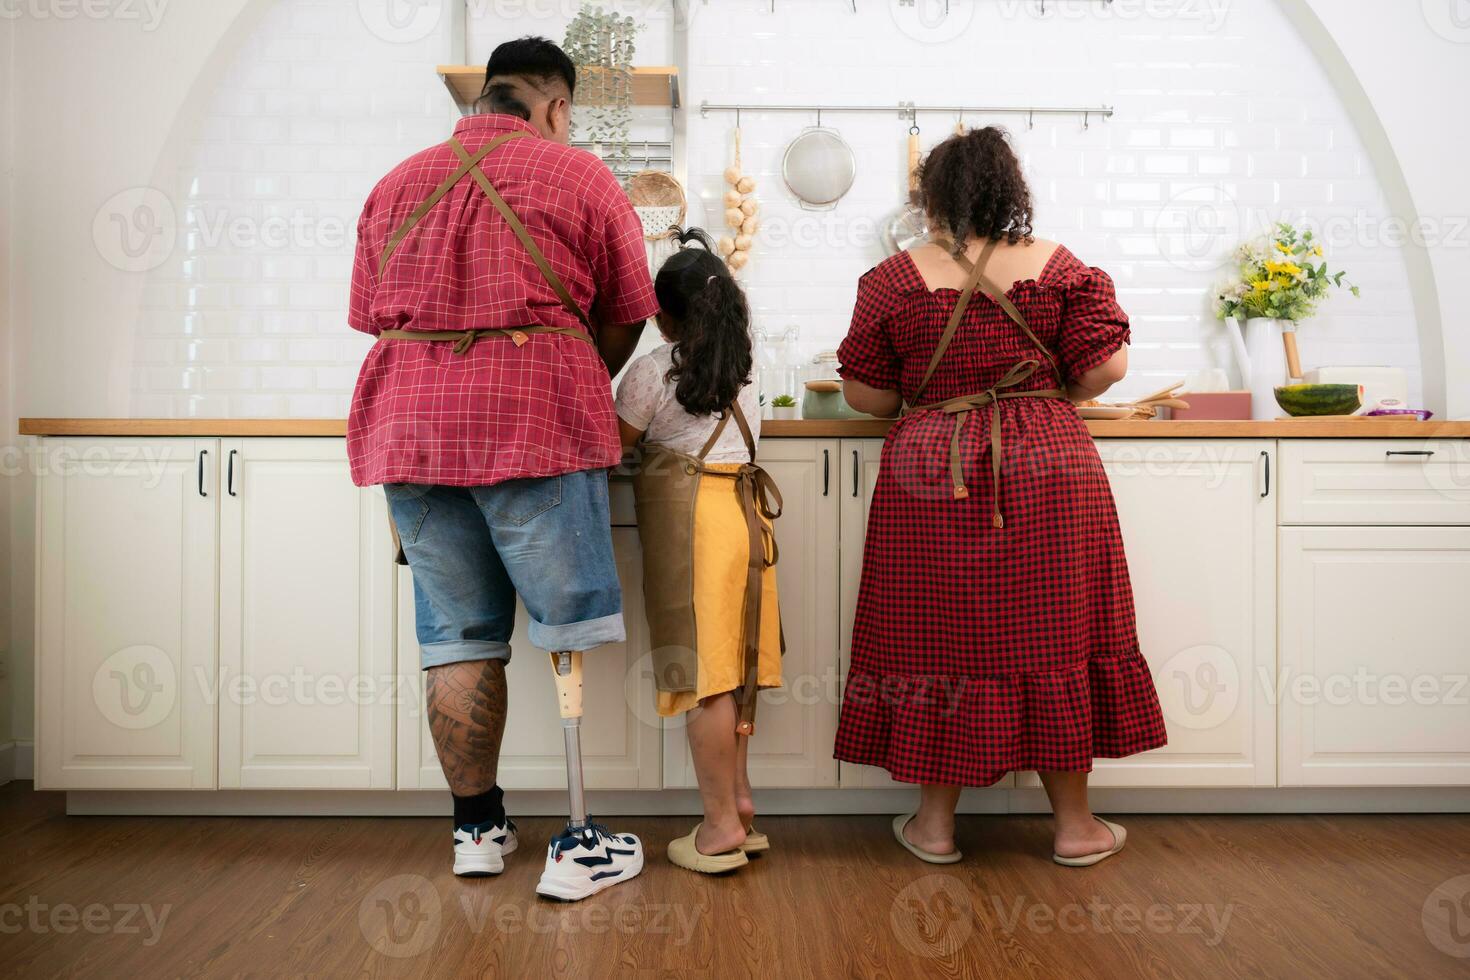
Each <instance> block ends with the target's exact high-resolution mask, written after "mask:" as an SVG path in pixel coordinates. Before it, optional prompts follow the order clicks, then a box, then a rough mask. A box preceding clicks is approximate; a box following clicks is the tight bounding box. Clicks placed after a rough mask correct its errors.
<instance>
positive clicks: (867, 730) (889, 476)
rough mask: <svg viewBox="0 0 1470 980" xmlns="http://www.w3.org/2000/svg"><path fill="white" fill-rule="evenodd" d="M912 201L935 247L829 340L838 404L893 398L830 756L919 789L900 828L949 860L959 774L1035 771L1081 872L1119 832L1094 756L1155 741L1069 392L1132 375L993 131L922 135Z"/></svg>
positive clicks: (865, 287) (1133, 637)
mask: <svg viewBox="0 0 1470 980" xmlns="http://www.w3.org/2000/svg"><path fill="white" fill-rule="evenodd" d="M919 193H920V197H921V203H922V204H923V206H924V208H925V210H926V212H927V213H928V216H929V222H930V227H931V228H937V229H939V230H940V231H939V234H938V235H937V236H936V241H935V243H934V244H925V245H920V246H918V247H916V248H914V249H912V250H910V251H908V252H902V253H900V254H898V255H895V256H893V257H891V258H889V259H887V260H886V261H884V262H882V263H881V264H879V265H878V266H877V267H875V268H873V269H871V270H870V271H869V272H868V273H867V274H866V275H864V276H863V278H862V280H861V281H860V282H859V285H858V298H857V306H856V308H855V310H854V312H853V318H852V326H851V329H850V330H849V332H848V335H847V338H846V339H845V340H844V341H843V343H842V346H841V348H840V350H839V359H840V360H841V363H842V368H841V373H842V377H843V379H844V393H845V395H846V398H847V400H848V402H849V403H850V404H851V405H852V406H853V407H854V408H856V409H859V410H860V411H865V412H869V413H872V414H874V415H880V416H893V415H897V414H899V412H900V409H901V408H903V407H904V406H905V405H907V406H909V408H908V411H907V412H906V413H904V414H903V415H902V417H901V418H899V420H898V421H897V422H896V423H894V425H893V427H892V429H891V430H890V431H889V433H888V438H887V440H886V442H885V443H884V446H883V461H882V467H881V469H880V471H879V474H878V481H877V485H876V487H875V488H874V493H873V503H872V507H871V510H870V512H869V518H868V531H867V543H866V546H865V549H864V557H863V575H862V584H861V588H860V590H859V595H858V605H857V618H856V622H855V625H854V630H853V640H852V646H853V652H852V663H851V669H850V671H849V674H848V679H847V688H846V691H845V693H844V696H843V703H842V716H841V722H840V724H839V727H838V732H837V746H836V753H835V754H836V756H837V758H838V759H841V760H843V761H845V762H855V763H860V764H863V765H871V766H881V767H883V768H885V769H887V770H888V772H889V773H890V774H891V775H892V776H893V778H894V779H897V780H901V781H904V782H912V783H920V784H922V789H921V794H920V805H919V809H918V810H917V812H915V813H912V814H904V815H902V816H900V817H898V818H897V819H895V821H894V824H893V827H894V834H895V836H896V837H897V838H898V841H899V843H901V844H902V845H903V846H904V847H905V848H907V849H908V850H909V851H911V852H912V853H913V854H914V855H915V856H916V857H919V858H920V859H922V860H925V861H929V862H933V863H938V864H948V863H953V862H955V861H958V860H960V857H961V855H960V853H959V851H958V850H956V848H955V844H954V811H955V805H956V804H957V803H958V801H959V795H960V790H961V788H962V787H965V786H987V785H989V784H991V783H994V782H995V781H996V780H998V779H1000V778H1001V777H1002V776H1003V775H1005V774H1006V773H1008V772H1012V771H1015V770H1028V769H1034V770H1037V771H1038V772H1039V774H1040V776H1041V781H1042V783H1043V785H1044V786H1045V787H1046V791H1047V795H1048V797H1049V798H1050V800H1051V804H1052V810H1053V812H1054V814H1055V817H1056V826H1055V838H1054V849H1053V858H1054V860H1056V861H1057V862H1058V863H1061V864H1067V865H1088V864H1095V863H1097V862H1098V861H1101V860H1103V859H1104V858H1106V857H1108V856H1110V855H1112V854H1115V853H1117V852H1118V851H1119V850H1120V849H1121V848H1122V847H1123V843H1124V839H1125V833H1124V830H1123V828H1122V827H1119V826H1117V825H1116V824H1111V823H1108V822H1106V821H1103V820H1101V819H1099V818H1095V817H1094V816H1093V815H1092V811H1091V809H1090V808H1089V806H1088V802H1087V773H1088V772H1089V771H1090V770H1091V769H1092V760H1093V759H1094V758H1097V757H1108V758H1114V757H1119V756H1126V755H1132V754H1134V753H1137V752H1143V751H1146V750H1148V749H1153V748H1157V747H1158V746H1161V745H1163V744H1164V742H1165V736H1164V722H1163V717H1162V715H1161V714H1160V712H1159V704H1158V698H1157V696H1156V694H1155V692H1154V686H1153V681H1152V679H1151V677H1150V675H1149V670H1148V665H1147V664H1146V663H1145V662H1144V659H1143V656H1142V654H1141V653H1140V652H1139V648H1138V637H1137V632H1136V628H1135V624H1134V616H1133V597H1132V592H1131V589H1130V586H1129V583H1128V566H1127V562H1126V561H1125V559H1124V556H1123V543H1122V540H1121V538H1120V537H1119V533H1118V519H1117V513H1116V511H1115V509H1114V506H1113V499H1112V495H1111V493H1110V491H1109V488H1108V481H1107V477H1106V475H1105V474H1104V473H1103V469H1102V463H1101V461H1100V460H1099V459H1098V455H1097V451H1096V449H1095V448H1094V447H1093V444H1092V439H1091V437H1090V436H1089V435H1088V432H1087V428H1086V426H1084V425H1083V423H1082V421H1081V419H1080V418H1079V417H1078V415H1077V411H1076V409H1075V408H1074V407H1073V404H1072V403H1073V402H1076V401H1083V400H1087V399H1092V398H1096V397H1097V396H1098V395H1100V394H1102V393H1103V392H1104V391H1106V390H1107V389H1108V388H1109V386H1111V385H1113V384H1114V383H1115V382H1117V381H1119V380H1120V379H1122V377H1123V376H1124V374H1125V373H1126V371H1127V358H1128V354H1127V349H1126V347H1125V345H1126V343H1127V341H1128V336H1129V334H1128V319H1127V317H1126V315H1125V314H1124V313H1123V311H1122V310H1121V309H1119V307H1118V305H1117V302H1116V300H1115V299H1114V294H1113V284H1112V281H1111V280H1110V279H1109V278H1108V276H1107V274H1106V273H1104V272H1102V271H1101V270H1099V269H1092V268H1089V267H1087V266H1085V265H1083V264H1082V263H1081V262H1080V261H1078V259H1077V258H1076V257H1075V256H1074V255H1073V254H1072V253H1071V252H1069V251H1068V250H1067V249H1066V248H1065V247H1063V246H1061V245H1057V244H1055V243H1052V242H1046V241H1042V240H1039V239H1036V238H1034V237H1033V236H1032V234H1031V217H1032V209H1031V195H1030V191H1029V190H1028V188H1027V186H1026V180H1025V178H1024V177H1023V176H1022V173H1021V167H1020V163H1019V161H1018V160H1017V159H1016V156H1015V154H1014V153H1013V152H1012V151H1011V148H1010V146H1009V144H1008V143H1007V140H1006V136H1005V134H1004V132H1003V131H1001V130H999V129H996V128H993V127H992V128H987V129H980V130H972V131H970V132H968V133H965V134H961V135H956V136H953V137H951V138H950V139H947V140H945V141H944V142H943V143H941V144H939V145H938V146H936V147H935V148H934V150H933V151H932V152H931V153H930V154H929V157H928V159H927V160H926V161H925V163H924V165H923V168H922V171H921V173H920V182H919Z"/></svg>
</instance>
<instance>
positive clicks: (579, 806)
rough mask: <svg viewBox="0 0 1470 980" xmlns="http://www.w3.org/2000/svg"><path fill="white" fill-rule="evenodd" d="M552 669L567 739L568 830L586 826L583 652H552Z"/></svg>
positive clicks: (564, 734)
mask: <svg viewBox="0 0 1470 980" xmlns="http://www.w3.org/2000/svg"><path fill="white" fill-rule="evenodd" d="M551 669H552V671H554V672H555V674H556V701H557V706H558V707H559V708H560V709H561V730H562V735H563V736H565V737H566V742H567V795H568V797H569V803H570V807H569V809H568V811H567V812H568V814H569V816H568V819H567V830H569V831H576V830H582V829H583V828H585V827H586V826H587V799H586V797H585V795H584V794H583V791H582V654H581V651H576V652H572V653H553V654H552V655H551Z"/></svg>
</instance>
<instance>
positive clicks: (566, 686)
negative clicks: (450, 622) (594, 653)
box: [536, 651, 643, 902]
mask: <svg viewBox="0 0 1470 980" xmlns="http://www.w3.org/2000/svg"><path fill="white" fill-rule="evenodd" d="M551 669H552V673H553V674H554V676H555V679H556V700H557V706H558V708H559V709H560V711H561V727H562V734H563V735H564V736H565V738H566V752H567V793H568V796H569V803H570V806H569V816H568V819H567V827H566V830H564V831H562V833H561V836H559V837H557V838H555V839H554V840H552V842H551V846H550V847H549V848H548V849H547V852H546V870H545V871H543V872H542V873H541V881H540V883H539V884H538V885H537V886H536V893H537V894H538V895H544V896H546V897H547V898H558V899H561V900H562V901H567V902H574V901H576V900H578V899H581V898H587V897H588V896H589V895H595V894H597V893H598V892H600V891H602V890H603V889H604V888H608V887H610V886H612V885H616V884H618V883H619V882H623V881H627V880H628V879H629V878H633V877H636V876H637V875H638V873H639V872H640V871H642V870H643V844H642V842H641V841H639V840H638V838H637V837H635V836H633V835H632V834H614V833H611V832H610V831H609V830H608V829H607V828H606V827H603V826H600V825H599V824H595V823H593V822H592V820H591V819H590V818H589V817H588V816H587V799H586V796H585V795H584V791H583V782H582V654H581V652H580V651H573V652H561V653H552V654H551Z"/></svg>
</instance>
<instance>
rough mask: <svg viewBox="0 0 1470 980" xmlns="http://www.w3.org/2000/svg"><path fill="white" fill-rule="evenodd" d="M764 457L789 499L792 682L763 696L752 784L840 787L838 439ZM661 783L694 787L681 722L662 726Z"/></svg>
mask: <svg viewBox="0 0 1470 980" xmlns="http://www.w3.org/2000/svg"><path fill="white" fill-rule="evenodd" d="M759 459H760V463H761V465H762V466H764V467H765V468H766V470H767V471H768V472H769V473H770V474H771V476H772V478H774V479H775V481H776V484H777V485H778V486H779V487H780V488H781V496H782V498H783V500H784V503H785V509H784V511H783V514H782V516H781V519H780V520H778V521H777V522H776V543H777V546H778V547H779V548H780V552H781V554H780V563H779V564H778V565H777V566H776V581H777V586H778V588H779V594H780V601H781V619H782V625H783V627H784V629H785V634H786V656H785V659H784V662H783V665H782V678H783V680H784V682H785V686H783V687H781V688H780V689H777V690H770V691H764V692H762V693H761V695H760V705H759V708H758V710H757V712H756V719H755V734H754V735H753V736H752V737H751V741H750V761H749V769H750V781H751V785H752V786H754V787H755V788H757V789H760V788H778V787H779V788H796V787H824V786H836V785H837V761H836V760H835V759H833V758H832V742H833V739H834V738H835V737H836V734H837V689H838V688H837V685H838V677H837V616H838V611H837V568H836V567H835V565H836V559H837V555H836V550H835V548H834V547H833V545H834V543H835V542H836V541H837V533H838V530H837V527H838V523H837V522H838V504H839V499H840V497H839V494H840V479H839V475H838V472H837V471H838V468H839V465H840V464H839V460H838V443H837V441H836V440H832V439H766V440H763V441H762V442H761V444H760V450H759ZM664 784H665V785H667V786H679V787H692V786H695V785H696V781H695V778H694V767H693V765H692V763H691V761H690V757H689V743H688V739H687V738H686V736H685V732H684V726H683V724H682V720H681V719H667V720H666V721H665V732H664Z"/></svg>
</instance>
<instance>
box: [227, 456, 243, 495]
mask: <svg viewBox="0 0 1470 980" xmlns="http://www.w3.org/2000/svg"><path fill="white" fill-rule="evenodd" d="M239 452H240V450H238V449H231V450H230V456H229V459H228V460H227V461H226V464H225V492H226V493H228V494H229V495H230V496H231V497H238V496H240V495H239V494H238V493H236V492H235V456H236V455H238V454H239Z"/></svg>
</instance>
